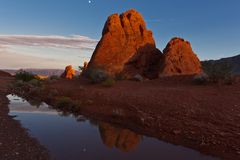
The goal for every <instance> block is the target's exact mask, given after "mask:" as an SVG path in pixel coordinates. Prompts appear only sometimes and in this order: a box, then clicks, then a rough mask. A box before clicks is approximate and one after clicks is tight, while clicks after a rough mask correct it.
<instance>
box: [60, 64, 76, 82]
mask: <svg viewBox="0 0 240 160" xmlns="http://www.w3.org/2000/svg"><path fill="white" fill-rule="evenodd" d="M75 74H76V73H75V70H74V69H73V68H72V66H71V65H69V66H67V67H66V68H65V71H64V73H63V74H62V75H61V77H62V78H66V79H72V78H73V76H74V75H75Z"/></svg>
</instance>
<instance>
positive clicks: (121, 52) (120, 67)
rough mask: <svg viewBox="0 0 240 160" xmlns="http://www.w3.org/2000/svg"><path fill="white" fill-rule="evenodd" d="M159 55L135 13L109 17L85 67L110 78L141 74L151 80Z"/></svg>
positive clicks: (138, 14) (152, 40)
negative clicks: (94, 69)
mask: <svg viewBox="0 0 240 160" xmlns="http://www.w3.org/2000/svg"><path fill="white" fill-rule="evenodd" d="M160 57H161V52H160V51H159V50H158V49H157V48H156V46H155V41H154V39H153V35H152V32H151V31H149V30H147V28H146V24H145V22H144V20H143V17H142V16H141V14H140V13H138V12H137V11H136V10H129V11H127V12H125V13H123V14H121V15H118V14H113V15H111V16H110V17H108V20H107V22H106V23H105V26H104V29H103V32H102V38H101V40H100V42H99V43H98V45H97V47H96V49H95V51H94V53H93V56H92V58H91V60H90V62H89V65H88V69H89V68H101V69H103V70H105V71H106V72H107V73H108V74H110V75H116V74H119V73H123V74H124V75H125V76H127V77H131V76H133V75H136V74H141V75H142V76H145V77H150V78H154V76H155V78H156V77H157V76H158V75H157V72H156V71H157V66H158V64H159V63H158V61H159V59H160Z"/></svg>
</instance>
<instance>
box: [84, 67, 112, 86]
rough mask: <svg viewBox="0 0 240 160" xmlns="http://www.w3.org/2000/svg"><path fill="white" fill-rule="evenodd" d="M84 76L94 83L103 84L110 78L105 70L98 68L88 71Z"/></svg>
mask: <svg viewBox="0 0 240 160" xmlns="http://www.w3.org/2000/svg"><path fill="white" fill-rule="evenodd" d="M84 75H85V76H86V77H87V78H89V79H90V80H91V82H92V83H101V82H103V81H105V80H106V79H107V78H108V77H109V75H108V74H107V73H106V72H105V71H104V70H102V69H98V68H91V69H88V70H87V71H86V72H85V73H84Z"/></svg>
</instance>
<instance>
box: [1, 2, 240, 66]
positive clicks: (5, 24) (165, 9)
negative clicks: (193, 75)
mask: <svg viewBox="0 0 240 160" xmlns="http://www.w3.org/2000/svg"><path fill="white" fill-rule="evenodd" d="M131 8H135V9H137V10H138V11H139V12H141V13H142V15H143V17H144V18H145V21H146V23H147V26H148V28H149V29H151V30H152V31H153V33H154V37H155V40H156V43H157V47H158V48H159V49H160V50H163V49H164V47H165V46H166V44H167V42H168V41H169V40H170V39H171V38H172V37H176V36H178V37H182V38H184V39H186V40H189V41H190V42H191V43H192V47H193V49H194V51H195V52H196V54H197V55H198V56H199V57H200V59H202V60H204V59H218V58H221V57H227V56H233V55H234V54H240V19H239V16H240V9H239V8H240V1H239V0H92V1H91V3H89V1H88V0H39V1H37V0H0V68H24V67H25V68H63V67H64V66H66V65H68V64H72V65H73V66H74V67H75V68H76V67H77V66H78V65H81V64H82V63H83V61H87V60H89V57H90V56H91V54H92V52H93V49H94V46H95V45H96V42H97V40H99V39H100V37H101V32H102V28H103V25H104V23H105V21H106V19H107V17H108V16H109V15H110V14H112V13H121V12H124V11H126V10H128V9H131ZM1 35H2V36H1ZM36 36H37V38H36ZM39 36H40V37H39ZM41 36H42V37H41ZM80 36H84V37H80ZM26 37H27V42H24V41H26ZM59 37H60V41H59ZM76 37H77V38H76ZM79 37H80V38H79ZM49 39H51V44H46V42H45V41H47V42H48V41H49ZM86 40H87V41H86ZM20 41H21V42H20ZM23 42H24V43H23ZM73 42H74V44H72V43H73ZM52 43H53V44H52ZM79 45H82V46H81V47H79ZM85 45H87V46H88V47H87V48H84V46H85Z"/></svg>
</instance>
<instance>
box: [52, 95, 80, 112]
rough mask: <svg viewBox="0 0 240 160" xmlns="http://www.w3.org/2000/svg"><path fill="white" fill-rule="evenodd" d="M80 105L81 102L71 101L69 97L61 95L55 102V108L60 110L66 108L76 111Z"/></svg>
mask: <svg viewBox="0 0 240 160" xmlns="http://www.w3.org/2000/svg"><path fill="white" fill-rule="evenodd" d="M80 106H81V102H79V101H73V100H72V99H71V98H69V97H61V98H59V99H58V100H57V102H56V106H55V107H56V108H58V109H60V110H68V111H77V110H78V109H79V108H80Z"/></svg>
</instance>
